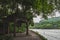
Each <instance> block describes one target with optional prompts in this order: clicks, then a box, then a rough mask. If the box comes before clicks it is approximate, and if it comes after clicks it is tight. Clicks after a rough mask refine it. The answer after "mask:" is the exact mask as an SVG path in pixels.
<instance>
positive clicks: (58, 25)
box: [30, 17, 60, 29]
mask: <svg viewBox="0 0 60 40" xmlns="http://www.w3.org/2000/svg"><path fill="white" fill-rule="evenodd" d="M30 28H37V29H41V28H42V29H44V28H45V29H60V17H55V18H49V19H48V20H42V21H40V23H36V24H34V26H32V27H30Z"/></svg>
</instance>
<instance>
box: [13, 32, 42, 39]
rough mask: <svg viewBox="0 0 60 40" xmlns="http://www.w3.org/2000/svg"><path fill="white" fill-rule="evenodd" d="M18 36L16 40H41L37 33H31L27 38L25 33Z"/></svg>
mask: <svg viewBox="0 0 60 40" xmlns="http://www.w3.org/2000/svg"><path fill="white" fill-rule="evenodd" d="M16 35H17V36H16V37H15V38H14V40H41V39H40V37H39V36H38V35H36V34H35V33H33V32H31V31H29V35H28V36H26V35H25V33H17V34H16Z"/></svg>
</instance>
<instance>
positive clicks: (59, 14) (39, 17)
mask: <svg viewBox="0 0 60 40" xmlns="http://www.w3.org/2000/svg"><path fill="white" fill-rule="evenodd" d="M59 16H60V13H59V12H55V15H54V16H53V17H59ZM48 18H51V16H48ZM41 20H42V19H41V16H37V17H36V18H33V21H34V23H39V21H41Z"/></svg>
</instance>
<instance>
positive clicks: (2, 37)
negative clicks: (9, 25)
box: [0, 35, 13, 40]
mask: <svg viewBox="0 0 60 40" xmlns="http://www.w3.org/2000/svg"><path fill="white" fill-rule="evenodd" d="M0 40H13V37H12V36H11V35H8V36H7V35H0Z"/></svg>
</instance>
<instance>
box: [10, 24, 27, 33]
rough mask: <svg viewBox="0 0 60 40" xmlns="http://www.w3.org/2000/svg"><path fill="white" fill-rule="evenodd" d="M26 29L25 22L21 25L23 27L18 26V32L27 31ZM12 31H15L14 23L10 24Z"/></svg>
mask: <svg viewBox="0 0 60 40" xmlns="http://www.w3.org/2000/svg"><path fill="white" fill-rule="evenodd" d="M25 30H26V25H25V24H24V23H23V24H22V25H21V27H16V32H17V33H18V32H25ZM10 32H12V33H13V32H14V24H13V23H11V24H10Z"/></svg>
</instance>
